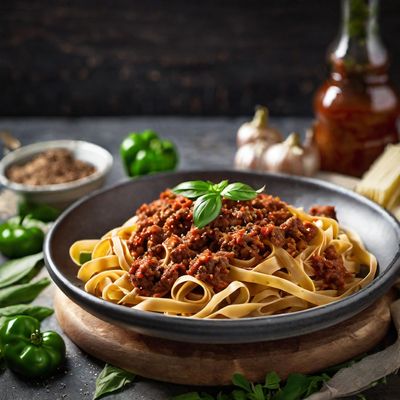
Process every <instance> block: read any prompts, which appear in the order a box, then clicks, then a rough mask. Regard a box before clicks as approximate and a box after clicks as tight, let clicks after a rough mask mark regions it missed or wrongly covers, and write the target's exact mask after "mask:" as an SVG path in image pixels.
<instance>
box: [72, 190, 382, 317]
mask: <svg viewBox="0 0 400 400" xmlns="http://www.w3.org/2000/svg"><path fill="white" fill-rule="evenodd" d="M168 196H169V197H168ZM168 196H167V197H166V199H165V200H163V199H162V200H159V201H158V203H157V202H154V206H152V207H153V209H154V210H157V209H161V208H162V207H164V208H163V210H164V211H165V210H167V209H169V207H170V206H171V207H173V205H174V204H177V203H176V202H177V201H178V200H179V201H180V203H179V207H180V208H179V207H178V206H176V207H175V208H177V207H178V208H177V209H179V210H184V211H179V212H180V213H181V214H182V213H185V215H186V216H189V217H190V215H191V214H190V212H191V211H190V210H191V208H190V207H192V205H191V203H188V204H186V205H185V206H183V205H182V207H181V205H180V204H184V202H183V200H181V199H180V198H179V197H176V196H173V195H171V194H168ZM162 201H163V202H162ZM257 201H258V203H257V202H253V203H248V202H240V203H241V204H239V205H238V203H233V202H225V203H224V207H225V208H223V212H222V214H221V215H220V217H218V218H220V220H218V221H216V222H215V223H214V225H213V224H211V225H210V227H207V228H205V229H203V230H199V229H196V228H195V227H193V226H191V227H190V226H189V225H188V227H187V228H185V229H184V230H183V231H182V232H183V233H182V234H181V236H179V235H177V234H176V235H175V234H171V235H170V236H168V235H166V234H165V232H166V228H165V226H167V223H168V220H167V219H166V220H165V221H167V222H165V221H161V222H158V224H159V225H158V226H161V227H164V228H163V229H164V231H163V232H164V233H163V235H164V236H160V237H162V240H161V239H159V240H158V242H157V240H156V239H154V237H153V236H154V235H153V236H151V235H148V236H146V241H143V240H142V241H140V240H139V239H141V235H142V236H143V235H144V233H143V232H147V231H146V229H147V230H149V229H150V228H148V226H150V227H151V226H153V225H151V224H147V225H146V224H145V222H146V218H151V216H148V215H147V214H149V215H154V214H151V213H150V212H148V210H147V209H146V208H145V209H139V210H142V211H139V212H138V216H135V217H133V218H131V219H129V220H128V221H127V222H126V223H125V224H123V225H122V226H120V227H117V228H114V229H112V230H111V231H110V232H108V233H106V234H105V235H104V236H103V237H101V238H100V239H98V240H80V241H77V242H75V243H74V244H73V245H72V246H71V248H70V256H71V258H72V260H73V261H74V262H75V263H76V264H77V265H78V266H79V270H78V272H77V275H78V278H79V279H80V280H82V281H83V282H84V283H85V290H86V291H87V292H88V293H91V294H92V295H94V296H97V297H100V298H103V299H104V300H107V301H110V302H112V303H115V304H120V305H123V306H127V307H132V308H134V309H137V310H143V311H148V312H157V313H164V314H166V315H174V316H183V317H192V318H218V319H221V318H225V319H232V318H245V317H260V316H267V315H273V314H279V313H287V312H295V311H301V310H305V309H308V308H311V307H315V306H322V305H326V304H329V303H332V302H334V301H337V300H340V299H342V298H344V297H346V296H348V295H350V294H351V293H354V292H356V291H358V290H360V289H361V288H363V287H364V286H366V285H368V284H369V283H370V282H371V281H372V280H373V278H374V276H375V273H376V269H377V261H376V258H375V257H374V256H373V255H372V254H371V253H369V252H368V251H367V250H366V249H365V248H364V246H363V244H362V242H361V240H360V238H359V237H358V236H357V234H355V233H354V232H351V231H349V230H345V229H343V228H341V227H340V226H339V224H338V222H337V221H336V220H335V219H334V218H330V217H326V216H321V215H310V214H308V213H306V212H304V211H303V210H302V209H297V208H294V207H291V206H287V205H286V204H285V203H283V202H280V200H279V199H277V198H272V197H271V196H266V195H259V198H258V200H257ZM278 201H279V204H280V207H282V208H281V209H282V210H284V212H285V213H286V217H288V218H287V219H286V220H284V222H282V223H280V222H281V221H279V222H275V225H273V223H272V222H271V221H272V220H273V219H272V217H273V215H272V214H271V213H273V212H276V211H274V210H275V209H276V208H277V206H276V204H278V203H277V202H278ZM160 202H161V203H160ZM274 202H275V203H274ZM247 203H248V204H247ZM259 204H261V205H262V204H265V205H266V207H270V208H271V210H272V211H268V212H264V211H263V210H261V211H262V212H263V213H264V214H262V215H261V211H260V212H259V211H258V210H259V207H260V206H259ZM271 204H272V205H271ZM282 204H283V205H282ZM161 206H162V207H161ZM239 206H240V208H239ZM149 207H150V206H149ZM185 207H187V210H186V208H185ZM143 210H144V211H143ZM224 210H228V211H231V212H232V214H227V211H225V214H224ZM237 210H239V211H237ZM254 210H256V211H254ZM164 211H163V212H164ZM146 213H147V214H146ZM176 213H178V211H176ZM240 213H241V214H240ZM257 213H258V214H257ZM256 214H257V218H258V219H257V218H256V217H254V215H256ZM160 215H162V213H160ZM169 215H170V216H171V215H173V213H172V212H171V213H170V214H169ZM224 215H225V218H231V216H232V215H234V216H236V217H235V218H236V220H238V218H239V217H237V216H241V217H240V218H242V217H243V215H245V217H243V218H244V219H243V218H242V220H241V221H245V222H246V223H245V224H243V225H244V227H243V228H242V227H240V226H238V227H236V228H235V227H233V226H226V227H225V225H226V224H225V225H224V224H223V222H224V220H223V218H224ZM249 215H253V217H252V218H253V221H252V222H248V221H247V220H246V218H250V217H248V216H249ZM260 215H261V216H260ZM265 215H267V216H268V217H265ZM240 218H239V219H240ZM266 218H267V219H268V218H271V220H269V219H268V220H266ZM274 218H275V217H274ZM144 221H145V222H144ZM157 221H158V220H157ZM274 221H276V220H274ZM288 221H291V224H290V223H289V222H288ZM293 221H297V222H296V223H297V224H298V225H293V224H294V222H293ZM163 224H164V225H163ZM168 226H169V225H168ZM174 226H175V225H174ZM293 226H300V228H301V229H302V232H303V233H304V235H305V236H304V237H305V238H307V240H306V239H305V238H303V239H302V240H303V242H300V239H298V238H300V237H301V236H300V234H298V236H296V235H295V233H296V232H295V233H293V232H294V231H293V229H294V228H293ZM174 229H175V230H176V229H177V228H176V226H175V228H174ZM182 229H183V228H182ZM305 229H306V230H305ZM153 230H154V231H157V229H153ZM212 230H213V231H215V232H217V237H218V241H214V242H210V243H211V245H210V246H211V247H213V246H214V247H215V243H219V244H220V246H221V249H223V250H224V249H225V250H226V248H227V249H228V250H229V251H231V252H232V253H229V255H228V256H227V257H225V258H223V260H228V261H227V265H226V266H225V265H224V268H225V267H226V272H224V275H223V276H222V275H221V276H222V278H221V279H222V281H221V282H223V285H219V286H216V285H214V282H213V280H212V279H214V278H215V279H216V277H217V273H220V272H218V271H220V270H219V269H214V270H211V272H210V268H211V267H213V268H216V267H215V266H216V265H220V264H218V262H220V261H221V259H220V258H218V259H212V258H210V257H211V256H210V257H209V258H207V260H211V261H213V262H211V261H202V260H203V259H205V258H204V254H208V253H204V250H202V251H203V253H201V251H199V253H201V254H203V258H201V257H200V255H196V254H193V250H190V252H189V250H188V249H186V247H185V246H183V245H184V244H185V243H186V242H185V240H186V239H185V238H187V237H189V236H188V235H189V233H190V235H192V236H193V235H197V236H196V238H197V237H201V238H203V237H206V234H207V235H210V232H212ZM174 232H175V231H174ZM185 232H186V233H185ZM238 232H239V233H240V235H239V236H238ZM254 232H256V233H257V234H256V233H254ZM271 232H272V233H271ZM299 232H300V231H299ZM307 232H309V233H310V232H311V233H310V234H308V236H307ZM185 235H186V236H185ZM199 235H200V236H199ZM235 235H236V236H235ZM246 235H247V236H246ZM279 235H280V236H279ZM175 236H176V238H175ZM171 237H173V239H174V240H175V242H176V243H175V242H174V241H171ZM149 238H150V239H149ZM232 238H233V239H234V240H233V239H232ZM243 238H244V239H243ZM277 238H278V239H277ZM242 239H243V240H242ZM150 240H153V241H155V242H154V243H155V244H153V242H150ZM196 240H197V242H195V243H199V240H200V239H196ZM209 240H211V239H209ZM213 240H214V239H213ZM241 240H242V241H241ZM260 241H261V242H260ZM259 242H260V243H259ZM137 243H140V246H141V247H140V246H139V245H138V244H137ZM143 243H145V244H146V246H147V249H145V248H144V247H143V246H144V244H143ZM149 243H150V244H149ZM193 243H194V242H192V243H191V245H192V244H193ZM179 245H182V246H183V247H182V248H181V250H182V249H183V250H182V251H183V254H184V255H186V257H187V258H186V259H185V258H183V264H182V262H181V263H179V262H178V261H179V260H180V258H179V257H178V256H179V253H178V252H177V249H178V247H179ZM135 246H136V247H135ZM151 246H153V247H151ZM157 246H158V247H157ZM229 246H231V247H229ZM240 246H242V247H240ZM245 246H247V247H248V249H247V247H246V249H247V250H246V251H248V252H249V254H250V255H251V254H253V257H247V258H239V257H238V254H243V248H244V247H245ZM257 246H258V247H257ZM139 247H140V249H139ZM189 247H190V246H189ZM189 247H188V248H189ZM138 249H139V250H138ZM185 249H186V250H185ZM260 249H261V250H260ZM184 250H185V251H184ZM218 251H220V249H218V250H214V253H213V255H214V254H219V253H218ZM257 251H258V252H259V254H258V253H257ZM82 253H90V254H91V259H90V260H89V261H87V262H84V263H83V264H81V262H80V259H81V257H80V256H81V254H82ZM147 253H149V254H153V253H154V254H159V256H158V257H159V259H156V260H158V263H159V265H158V266H156V267H154V269H152V270H151V271H150V270H149V268H147V269H146V268H144V267H143V266H144V265H145V263H148V265H150V264H149V263H150V261H148V259H149V257H150V256H148V254H147ZM138 254H140V255H139V256H138ZM160 254H162V256H160ZM187 254H190V257H189V256H188V255H187ZM230 254H232V255H230ZM263 255H264V257H263ZM146 257H147V258H146ZM182 257H183V256H182ZM182 257H181V258H182ZM153 259H154V256H153V258H152V260H153ZM174 260H175V261H174ZM176 260H178V261H176ZM215 260H217V261H215ZM153 261H154V260H153ZM153 261H152V262H153ZM200 262H202V263H203V264H201V265H200V267H199V268H198V269H197V270H195V269H194V266H196V265H197V264H198V263H200ZM140 263H141V264H140ZM185 263H186V264H185ZM196 263H197V264H196ZM146 265H147V264H146ZM171 265H172V266H174V268H175V267H176V266H178V267H176V268H175V269H174V270H173V272H174V273H175V271H178V268H180V269H179V271H180V272H179V273H177V274H178V275H176V274H175V275H174V277H175V278H176V279H175V278H174V280H171V287H170V288H168V290H167V291H166V292H165V293H161V292H158V293H157V292H154V293H150V292H149V290H150V291H151V290H153V288H151V287H150V289H149V287H148V286H146V284H147V283H148V281H149V280H148V279H150V278H149V277H150V272H152V274H153V275H151V279H153V280H154V281H155V280H156V279H158V281H157V282H158V283H159V282H160V280H161V278H162V277H163V276H164V275H162V274H163V273H165V274H166V271H167V272H168V268H169V266H171ZM181 265H184V266H185V265H186V267H185V268H186V270H185V271H186V272H182V271H184V269H183V268H184V267H182V266H181ZM206 267H207V268H208V270H207V268H206ZM205 270H207V271H208V272H207V273H208V275H204V271H205ZM142 271H144V272H142ZM149 271H150V272H149ZM146 273H148V276H144V275H143V274H146ZM154 274H155V275H154ZM157 274H158V275H157ZM340 274H341V275H340ZM170 275H171V274H170ZM154 276H156V277H157V278H154ZM165 276H167V275H165ZM168 276H169V275H168ZM204 276H206V278H204V279H203V278H202V277H204ZM210 277H211V278H210ZM145 278H146V279H147V280H145ZM200 278H202V279H200ZM138 282H139V283H138ZM140 282H143V286H141V284H140ZM168 282H169V281H168ZM143 293H145V295H144V294H143Z"/></svg>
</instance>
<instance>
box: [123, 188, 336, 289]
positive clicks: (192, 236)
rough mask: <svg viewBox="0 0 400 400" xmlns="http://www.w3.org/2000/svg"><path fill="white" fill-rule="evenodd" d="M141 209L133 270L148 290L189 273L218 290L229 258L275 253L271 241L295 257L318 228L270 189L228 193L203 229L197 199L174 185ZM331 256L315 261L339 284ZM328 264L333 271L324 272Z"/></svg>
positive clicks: (137, 281)
mask: <svg viewBox="0 0 400 400" xmlns="http://www.w3.org/2000/svg"><path fill="white" fill-rule="evenodd" d="M136 215H137V217H138V221H137V230H136V231H135V232H134V233H133V234H132V236H131V238H130V239H129V240H128V246H129V249H130V252H131V254H132V256H133V257H134V261H133V264H132V266H131V269H130V271H129V272H130V276H131V281H132V283H133V285H134V286H135V287H136V288H138V290H139V293H140V294H141V295H144V296H155V297H161V296H164V295H165V294H167V293H168V292H169V291H170V289H171V287H172V285H173V284H174V282H175V280H176V279H178V277H179V276H181V275H185V274H189V275H192V276H194V277H196V278H197V279H199V280H202V281H204V282H207V283H208V284H210V285H211V286H212V287H213V289H214V290H215V291H216V292H218V291H220V290H222V289H224V288H225V287H226V286H227V285H228V284H229V278H228V273H229V264H230V262H232V260H233V259H234V258H238V259H242V260H250V259H255V260H256V261H260V260H262V259H265V258H266V257H268V255H269V254H271V244H272V245H274V246H276V247H282V248H284V249H286V250H287V251H288V252H289V253H290V254H291V255H292V256H293V257H296V256H297V255H298V254H299V253H300V252H302V251H303V250H304V249H305V248H306V247H307V246H308V245H309V243H310V242H311V241H312V240H313V238H314V237H315V235H316V234H317V228H316V227H315V226H314V225H313V224H312V223H310V222H303V221H302V220H300V219H299V218H297V217H296V216H295V215H293V214H292V213H291V212H290V210H289V209H288V207H287V205H286V203H284V202H283V201H281V200H280V199H279V198H278V197H273V196H270V195H267V194H259V195H258V196H257V197H256V198H255V199H253V200H250V201H231V200H225V199H224V200H223V201H222V209H221V212H220V215H219V216H218V217H217V218H216V219H215V220H214V221H212V222H211V223H210V224H208V225H206V226H205V227H204V228H201V229H199V228H197V227H195V226H194V225H193V201H192V200H190V199H187V198H185V197H183V196H177V195H175V194H173V193H172V192H171V191H170V190H167V191H165V192H163V193H161V195H160V198H159V199H157V200H155V201H153V202H151V203H149V204H143V205H142V206H141V207H140V208H139V209H138V210H137V212H136ZM326 257H328V256H326ZM326 259H327V260H328V261H329V262H330V264H329V265H328V266H327V267H324V265H325V264H326V262H325V259H324V260H321V262H320V263H319V264H318V265H317V264H315V268H314V269H315V271H316V272H315V273H316V276H318V278H320V277H321V279H323V280H325V281H326V282H325V283H326V285H327V286H328V287H332V288H333V287H335V288H336V287H338V286H340V284H341V279H340V277H339V278H335V277H334V276H333V272H334V271H335V268H339V269H340V268H341V266H340V265H339V263H338V261H336V259H329V258H326ZM315 263H316V261H315ZM322 264H324V265H322ZM332 265H333V266H332ZM324 268H328V269H329V271H330V272H329V273H325V274H324V273H323V269H324ZM340 276H341V275H340Z"/></svg>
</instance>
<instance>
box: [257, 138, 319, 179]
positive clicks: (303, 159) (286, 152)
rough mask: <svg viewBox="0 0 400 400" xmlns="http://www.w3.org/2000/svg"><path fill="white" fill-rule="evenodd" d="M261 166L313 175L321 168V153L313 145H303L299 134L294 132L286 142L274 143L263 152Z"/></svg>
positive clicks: (276, 170)
mask: <svg viewBox="0 0 400 400" xmlns="http://www.w3.org/2000/svg"><path fill="white" fill-rule="evenodd" d="M261 168H263V169H264V170H266V171H271V172H285V173H288V174H294V175H305V176H311V175H314V174H315V173H316V172H317V171H318V169H319V154H318V152H316V148H315V147H314V146H312V145H308V146H307V147H302V145H301V142H300V136H299V134H298V133H292V134H291V135H290V136H289V137H288V138H287V139H286V140H285V141H284V142H282V143H278V144H274V145H272V146H271V147H270V148H269V149H268V150H267V151H266V152H265V153H264V154H263V157H262V160H261Z"/></svg>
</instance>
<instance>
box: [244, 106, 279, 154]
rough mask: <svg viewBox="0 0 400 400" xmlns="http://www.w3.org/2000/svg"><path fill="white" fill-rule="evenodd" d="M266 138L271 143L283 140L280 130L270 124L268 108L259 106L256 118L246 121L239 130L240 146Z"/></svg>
mask: <svg viewBox="0 0 400 400" xmlns="http://www.w3.org/2000/svg"><path fill="white" fill-rule="evenodd" d="M260 139H262V140H265V141H267V142H269V143H278V142H280V141H281V140H282V135H281V134H280V132H279V131H277V130H276V129H274V128H271V127H270V126H269V125H268V109H267V108H266V107H262V106H257V107H256V112H255V114H254V118H253V120H252V121H250V122H246V123H244V124H243V125H242V126H241V127H240V128H239V130H238V132H237V145H238V147H241V146H243V145H244V144H247V143H251V142H255V141H257V140H260Z"/></svg>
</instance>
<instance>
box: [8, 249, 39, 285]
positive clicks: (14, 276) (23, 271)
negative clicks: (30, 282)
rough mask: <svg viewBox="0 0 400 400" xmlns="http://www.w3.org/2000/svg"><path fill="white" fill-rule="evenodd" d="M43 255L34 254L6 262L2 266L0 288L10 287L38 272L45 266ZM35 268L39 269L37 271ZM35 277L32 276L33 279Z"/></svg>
mask: <svg viewBox="0 0 400 400" xmlns="http://www.w3.org/2000/svg"><path fill="white" fill-rule="evenodd" d="M43 265H44V264H43V253H38V254H33V255H32V256H27V257H23V258H18V259H17V260H10V261H6V262H5V263H4V264H2V265H0V288H4V287H6V286H10V285H12V284H14V283H17V282H19V281H21V279H23V278H25V277H27V276H29V275H30V274H31V273H32V272H34V273H35V275H36V273H37V272H38V269H40V268H41V267H42V266H43ZM35 267H38V268H37V269H36V271H35ZM32 278H33V276H31V279H32Z"/></svg>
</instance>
